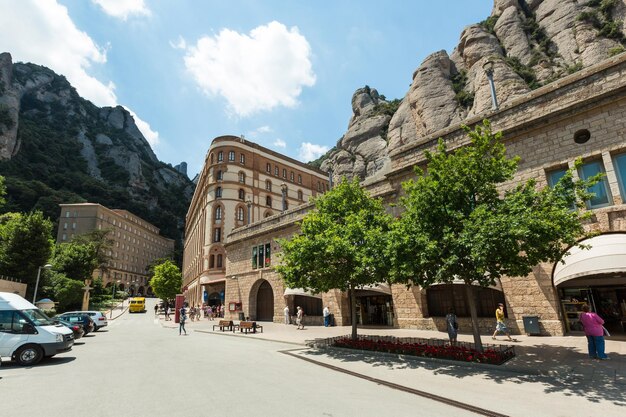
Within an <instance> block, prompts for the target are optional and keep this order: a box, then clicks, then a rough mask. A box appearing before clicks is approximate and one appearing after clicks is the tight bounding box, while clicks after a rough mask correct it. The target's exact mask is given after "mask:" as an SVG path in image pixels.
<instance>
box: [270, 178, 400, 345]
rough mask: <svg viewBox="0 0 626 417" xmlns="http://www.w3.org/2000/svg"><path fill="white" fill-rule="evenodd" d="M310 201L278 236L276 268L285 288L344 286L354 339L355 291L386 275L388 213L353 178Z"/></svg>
mask: <svg viewBox="0 0 626 417" xmlns="http://www.w3.org/2000/svg"><path fill="white" fill-rule="evenodd" d="M314 201H315V209H314V210H312V211H311V212H309V213H307V214H306V216H305V217H304V219H303V220H302V224H301V231H300V234H298V235H296V236H293V237H292V238H291V239H290V240H285V239H281V240H279V243H280V245H281V247H282V254H281V262H280V264H279V265H278V266H277V267H276V270H277V271H278V272H279V273H280V274H281V276H282V278H283V279H284V281H285V284H286V285H287V286H288V287H291V288H307V289H310V290H312V291H313V292H316V293H317V292H326V291H329V290H332V289H339V290H341V291H349V294H350V300H351V303H350V306H351V317H352V320H351V321H352V338H353V339H356V335H357V331H356V324H357V323H356V298H355V290H356V289H358V288H360V287H362V286H364V285H371V284H375V283H380V282H385V281H386V280H387V273H388V269H389V263H388V262H387V261H386V260H385V256H384V254H385V250H384V249H385V247H386V236H387V232H388V230H389V228H390V222H391V218H390V216H389V215H387V214H386V213H385V209H384V208H383V204H382V202H381V201H380V200H378V199H373V198H371V197H370V196H369V195H368V194H367V193H366V192H365V190H363V189H362V188H361V187H360V186H359V183H358V180H357V179H354V180H353V181H352V182H348V181H346V180H345V179H344V180H342V181H341V182H340V183H339V184H338V185H337V186H336V187H335V188H333V189H332V190H330V191H329V192H327V193H325V194H324V195H322V196H320V197H319V198H316V199H315V200H314Z"/></svg>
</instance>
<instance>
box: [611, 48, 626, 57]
mask: <svg viewBox="0 0 626 417" xmlns="http://www.w3.org/2000/svg"><path fill="white" fill-rule="evenodd" d="M624 51H626V49H624V47H623V46H622V45H618V46H616V47H614V48H611V49H609V56H610V57H611V56H615V55H619V54H621V53H622V52H624Z"/></svg>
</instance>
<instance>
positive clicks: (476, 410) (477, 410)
mask: <svg viewBox="0 0 626 417" xmlns="http://www.w3.org/2000/svg"><path fill="white" fill-rule="evenodd" d="M302 350H308V349H307V348H301V349H289V350H279V351H278V352H280V353H282V354H285V355H287V356H291V357H294V358H297V359H301V360H303V361H306V362H311V363H313V364H315V365H319V366H323V367H324V368H328V369H331V370H333V371H337V372H341V373H344V374H348V375H351V376H354V377H356V378H361V379H365V380H367V381H370V382H374V383H375V384H379V385H384V386H386V387H389V388H392V389H397V390H399V391H404V392H407V393H409V394H414V395H417V396H420V397H424V398H428V399H430V400H433V401H438V402H441V403H444V404H447V405H449V406H452V407H456V408H461V409H463V410H467V411H470V412H473V413H476V414H480V415H482V416H488V417H508V416H507V415H506V414H500V413H497V412H495V411H491V410H487V409H484V408H480V407H476V406H473V405H471V404H466V403H462V402H460V401H455V400H451V399H449V398H446V397H441V396H439V395H436V394H431V393H429V392H426V391H421V390H418V389H414V388H409V387H405V386H403V385H399V384H394V383H393V382H389V381H385V380H382V379H378V378H373V377H371V376H367V375H363V374H360V373H358V372H353V371H349V370H347V369H344V368H340V367H338V366H334V365H330V364H328V363H324V362H320V361H316V360H315V359H311V358H306V357H304V356H300V355H296V354H295V353H293V352H296V351H302Z"/></svg>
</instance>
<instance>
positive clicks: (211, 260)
mask: <svg viewBox="0 0 626 417" xmlns="http://www.w3.org/2000/svg"><path fill="white" fill-rule="evenodd" d="M328 188H329V183H328V176H327V174H326V173H324V172H322V171H319V170H317V169H315V168H313V167H311V166H309V165H306V164H303V163H301V162H299V161H296V160H295V159H292V158H289V157H287V156H285V155H281V154H279V153H277V152H274V151H272V150H270V149H267V148H264V147H262V146H260V145H258V144H256V143H253V142H250V141H247V140H245V139H243V138H239V137H236V136H220V137H218V138H215V139H214V140H213V142H212V143H211V147H210V148H209V150H208V152H207V154H206V158H205V163H204V166H203V168H202V171H201V172H200V175H199V179H198V184H197V186H196V191H195V193H194V196H193V198H192V201H191V205H190V207H189V211H188V212H187V217H186V222H185V242H184V255H183V271H182V272H183V294H184V295H185V297H186V299H187V301H188V302H189V303H190V304H191V305H198V304H202V303H203V302H204V301H205V299H204V295H203V292H206V294H207V296H208V298H209V304H211V305H214V304H221V303H222V302H223V301H225V300H226V299H227V297H226V293H225V289H226V287H227V286H228V285H227V284H228V283H229V282H228V281H227V279H226V257H227V256H228V255H227V251H226V250H225V248H224V241H225V238H226V236H227V235H228V234H229V233H230V232H231V231H232V230H236V229H238V228H242V227H245V226H246V225H248V224H249V223H253V222H257V221H259V220H261V219H266V218H269V219H271V218H273V217H274V216H278V215H279V214H280V213H282V212H284V211H285V210H289V209H290V208H293V207H297V206H299V205H302V204H305V203H306V202H308V201H309V200H310V199H311V197H314V196H315V195H317V194H318V193H323V192H324V191H326V190H328Z"/></svg>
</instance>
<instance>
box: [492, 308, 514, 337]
mask: <svg viewBox="0 0 626 417" xmlns="http://www.w3.org/2000/svg"><path fill="white" fill-rule="evenodd" d="M500 332H502V333H504V334H505V335H506V337H508V338H509V340H510V341H511V342H513V341H514V340H513V339H511V332H509V328H508V327H506V324H505V323H504V304H502V303H498V308H497V310H496V330H495V331H494V332H493V335H492V336H491V338H492V339H493V340H496V335H497V334H498V333H500Z"/></svg>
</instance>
